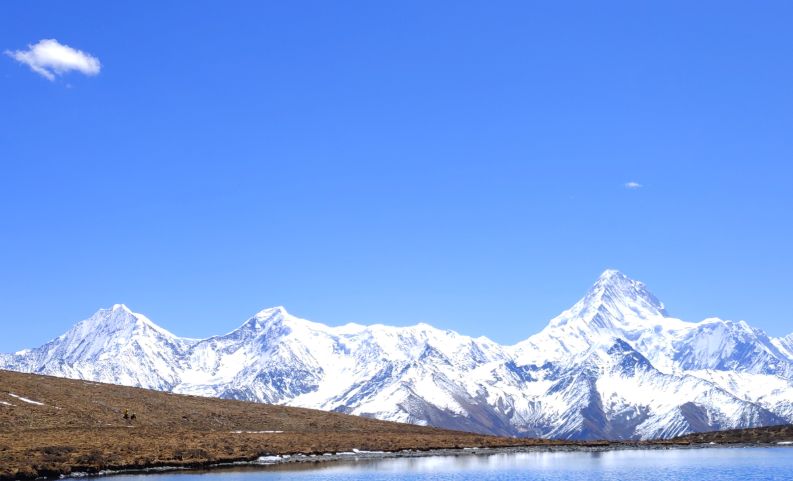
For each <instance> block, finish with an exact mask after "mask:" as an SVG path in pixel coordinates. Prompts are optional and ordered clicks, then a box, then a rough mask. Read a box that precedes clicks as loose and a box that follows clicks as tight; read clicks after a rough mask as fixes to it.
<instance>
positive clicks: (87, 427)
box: [0, 370, 555, 480]
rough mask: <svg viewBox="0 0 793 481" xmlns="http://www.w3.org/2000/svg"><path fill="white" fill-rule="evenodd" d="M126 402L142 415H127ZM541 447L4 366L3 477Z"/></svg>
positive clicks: (0, 398) (0, 392)
mask: <svg viewBox="0 0 793 481" xmlns="http://www.w3.org/2000/svg"><path fill="white" fill-rule="evenodd" d="M10 394H16V395H17V396H22V397H25V398H28V399H30V400H33V401H37V402H40V403H43V404H42V405H36V404H31V403H28V402H25V401H22V400H21V399H19V398H17V397H13V396H11V395H10ZM125 409H128V410H129V412H130V413H133V412H134V413H135V414H136V415H137V419H136V420H135V421H129V420H124V419H123V413H124V410H125ZM237 431H242V432H237ZM257 431H283V432H282V433H262V432H257ZM536 444H555V443H554V442H552V441H544V440H543V441H539V440H531V439H513V438H501V437H493V436H482V435H477V434H469V433H462V432H458V431H448V430H442V429H436V428H428V427H421V426H415V425H410V424H400V423H391V422H386V421H377V420H373V419H367V418H362V417H357V416H348V415H344V414H337V413H329V412H325V411H317V410H312V409H301V408H291V407H284V406H275V405H269V404H258V403H249V402H242V401H231V400H222V399H215V398H204V397H196V396H184V395H177V394H170V393H165V392H159V391H150V390H146V389H139V388H131V387H124V386H116V385H111V384H100V383H94V382H87V381H78V380H70V379H62V378H55V377H50V376H40V375H34V374H22V373H16V372H11V371H3V370H0V480H2V479H14V478H31V477H36V476H56V475H59V474H68V473H69V472H72V471H89V472H92V471H96V470H99V469H112V468H130V467H149V466H163V465H168V466H171V465H173V466H179V465H181V466H199V465H206V464H210V463H217V462H224V461H236V460H251V459H255V458H257V457H258V456H261V455H265V454H291V453H321V452H337V451H349V450H351V449H353V448H357V449H362V450H401V449H431V448H449V447H472V446H493V447H496V446H515V445H536Z"/></svg>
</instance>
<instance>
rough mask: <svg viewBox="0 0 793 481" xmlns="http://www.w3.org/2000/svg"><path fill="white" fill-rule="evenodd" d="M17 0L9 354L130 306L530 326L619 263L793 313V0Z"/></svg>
mask: <svg viewBox="0 0 793 481" xmlns="http://www.w3.org/2000/svg"><path fill="white" fill-rule="evenodd" d="M2 8H3V14H2V15H0V51H6V54H5V55H2V56H0V163H2V170H1V172H2V175H0V215H1V216H2V219H3V222H2V226H3V227H2V231H1V232H0V233H1V234H2V235H0V265H1V266H2V268H0V323H1V324H2V329H3V335H2V337H1V338H0V351H12V350H16V349H20V348H23V347H28V346H33V345H38V344H41V343H42V342H44V341H46V340H48V339H50V338H52V337H54V336H56V335H58V334H60V333H61V332H63V331H65V330H66V329H67V328H68V327H70V326H71V324H72V323H74V322H76V321H78V320H80V319H84V318H86V317H88V316H89V315H90V314H92V313H93V312H94V311H95V310H96V309H97V308H99V307H102V306H109V305H112V304H114V303H119V302H123V303H126V304H127V305H129V306H130V307H131V308H132V309H134V310H137V311H139V312H143V313H145V314H146V315H148V316H149V317H151V318H152V319H153V320H154V321H156V322H158V323H159V324H161V325H163V326H164V327H166V328H168V329H170V330H172V331H174V332H175V333H177V334H180V335H187V336H207V335H210V334H215V333H222V332H226V331H229V330H231V329H233V328H234V327H236V326H237V325H238V324H240V323H242V322H243V321H244V320H245V319H246V318H247V317H248V316H249V315H251V314H253V313H254V312H256V311H258V310H259V309H261V308H264V307H268V306H273V305H285V306H286V307H287V309H288V310H290V311H291V312H293V313H294V314H296V315H299V316H301V317H305V318H309V319H313V320H317V321H321V322H326V323H329V324H339V323H344V322H350V321H355V322H360V323H374V322H382V323H388V324H397V325H407V324H414V323H416V322H419V321H425V322H429V323H431V324H434V325H436V326H438V327H442V328H449V329H455V330H458V331H460V332H462V333H465V334H469V335H487V336H489V337H491V338H493V339H495V340H497V341H500V342H504V343H511V342H516V341H518V340H520V339H523V338H525V337H527V336H528V335H530V334H532V333H534V332H536V331H537V330H539V329H540V328H541V327H542V326H543V325H544V324H545V323H546V322H547V320H548V319H550V318H551V317H553V316H554V315H556V314H557V313H559V312H560V311H561V310H563V309H565V308H567V307H569V306H570V305H571V304H572V303H573V302H575V301H576V300H577V299H578V298H579V297H580V296H581V295H582V294H583V293H584V291H585V290H586V289H587V288H588V287H589V286H590V284H591V283H592V282H594V280H595V279H596V277H597V276H598V275H599V273H600V272H601V271H603V270H604V269H606V268H609V267H613V268H617V269H620V270H622V271H623V272H625V273H627V274H628V275H630V276H632V277H634V278H637V279H640V280H643V281H645V282H646V283H647V284H648V286H649V287H650V289H651V290H652V291H653V292H655V293H656V294H657V295H658V296H659V297H660V298H661V299H663V300H664V301H665V302H666V304H667V305H668V307H669V310H670V312H671V313H672V314H673V315H676V316H679V317H682V318H685V319H687V320H700V319H702V318H705V317H707V316H714V315H718V316H720V317H724V318H731V319H746V320H747V321H749V322H750V323H752V324H753V325H756V326H758V327H762V328H764V329H766V330H767V331H768V332H769V333H770V334H772V335H781V334H787V333H790V332H793V319H791V314H790V312H791V311H790V301H789V300H790V293H791V287H793V281H791V278H792V275H793V256H792V255H791V247H790V246H791V234H793V218H792V217H793V216H792V215H791V210H792V209H793V193H792V192H793V189H791V182H792V181H793V167H791V159H792V158H793V155H792V154H793V135H791V133H793V88H792V87H791V86H793V56H792V55H791V51H793V30H791V29H790V24H791V21H792V20H793V4H791V3H790V2H762V3H759V4H758V3H752V4H749V3H747V2H705V1H703V2H655V4H654V5H650V2H605V3H603V2H597V5H595V3H593V2H458V1H455V2H418V1H417V2H405V1H400V2H302V1H295V2H190V3H189V5H188V4H187V3H185V4H182V5H181V6H180V5H176V4H175V2H172V3H170V2H169V3H168V4H163V3H162V2H152V3H150V4H141V3H140V2H104V1H102V2H99V1H97V2H74V3H69V4H67V3H66V2H35V3H30V2H14V3H11V2H8V3H6V4H4V5H3V7H2ZM42 39H55V40H57V41H58V42H59V43H60V44H63V45H68V46H69V47H72V48H74V49H79V50H81V51H82V52H84V53H85V54H86V55H91V56H92V57H93V58H96V59H98V61H100V62H101V71H98V72H96V71H94V72H88V75H86V74H84V73H83V72H80V71H71V72H65V73H63V75H58V73H57V72H56V73H54V74H52V75H51V76H52V77H53V78H52V80H50V79H48V78H46V77H45V75H42V74H38V73H36V72H34V71H32V70H31V69H30V68H28V66H26V65H24V64H23V63H20V62H18V61H17V60H15V59H14V58H13V56H14V55H13V54H14V52H19V51H26V49H28V46H29V45H33V44H36V43H37V42H39V41H40V40H42ZM629 182H636V183H638V184H641V187H639V188H633V189H630V188H626V184H627V183H629Z"/></svg>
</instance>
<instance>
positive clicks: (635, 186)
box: [625, 181, 644, 190]
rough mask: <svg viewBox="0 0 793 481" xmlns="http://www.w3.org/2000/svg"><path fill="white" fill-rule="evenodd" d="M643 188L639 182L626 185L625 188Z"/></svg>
mask: <svg viewBox="0 0 793 481" xmlns="http://www.w3.org/2000/svg"><path fill="white" fill-rule="evenodd" d="M642 187H644V186H643V185H642V184H640V183H638V182H633V181H630V182H626V183H625V188H626V189H630V190H636V189H641V188H642Z"/></svg>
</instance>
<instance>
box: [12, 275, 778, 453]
mask: <svg viewBox="0 0 793 481" xmlns="http://www.w3.org/2000/svg"><path fill="white" fill-rule="evenodd" d="M0 368H3V369H10V370H16V371H22V372H31V373H39V374H49V375H54V376H61V377H69V378H75V379H85V380H91V381H98V382H107V383H114V384H122V385H128V386H137V387H144V388H149V389H157V390H164V391H171V392H175V393H183V394H193V395H200V396H215V397H221V398H230V399H242V400H248V401H255V402H267V403H278V404H286V405H291V406H301V407H310V408H316V409H323V410H328V411H337V412H343V413H348V414H354V415H360V416H369V417H373V418H378V419H384V420H391V421H399V422H407V423H415V424H422V425H432V426H439V427H444V428H450V429H460V430H466V431H474V432H480V433H486V434H498V435H505V436H537V437H547V438H558V439H655V438H668V437H673V436H678V435H682V434H687V433H690V432H696V431H707V430H717V429H731V428H742V427H756V426H763V425H774V424H784V423H790V422H793V334H791V335H790V336H787V337H782V338H771V337H769V336H768V335H767V334H766V333H765V332H763V331H762V330H760V329H756V328H753V327H751V326H750V325H749V324H747V323H746V322H743V321H737V322H735V321H728V320H722V319H718V318H709V319H705V320H703V321H700V322H687V321H684V320H682V319H677V318H674V317H672V316H670V315H669V314H668V312H667V310H666V308H665V306H664V304H663V303H662V302H661V301H660V300H658V299H657V298H656V297H655V296H654V295H653V294H652V293H651V292H650V291H649V290H648V289H647V287H646V286H645V285H644V284H643V283H641V282H639V281H636V280H634V279H631V278H629V277H628V276H626V275H624V274H622V273H621V272H619V271H616V270H607V271H605V272H604V273H603V274H602V275H601V276H600V277H599V278H598V280H597V281H596V282H595V284H594V285H593V286H592V287H591V288H590V289H589V290H588V291H587V292H586V294H585V295H584V297H583V298H582V299H581V300H580V301H578V302H577V303H576V304H575V305H573V306H572V307H571V308H570V309H568V310H566V311H564V312H563V313H561V314H560V315H559V316H557V317H555V318H554V319H552V320H551V321H550V322H549V323H548V324H547V326H546V327H545V328H544V329H543V330H542V331H540V332H539V333H537V334H535V335H533V336H531V337H529V338H527V339H526V340H524V341H522V342H519V343H517V344H515V345H511V346H504V345H500V344H498V343H496V342H494V341H492V340H490V339H488V338H486V337H478V338H472V337H469V336H465V335H462V334H459V333H457V332H454V331H450V330H441V329H437V328H434V327H432V326H430V325H428V324H418V325H415V326H411V327H392V326H385V325H370V326H363V325H358V324H347V325H343V326H338V327H330V326H327V325H324V324H321V323H317V322H312V321H308V320H305V319H300V318H299V317H296V316H294V315H292V314H290V313H289V312H287V311H286V309H284V308H283V307H274V308H269V309H264V310H262V311H260V312H258V313H257V314H255V315H254V316H253V317H251V318H250V319H248V320H246V321H245V322H244V323H243V324H242V325H241V326H240V327H239V328H237V329H235V330H233V331H231V332H229V333H227V334H224V335H219V336H214V337H210V338H208V339H191V338H184V337H179V336H176V335H174V334H172V333H170V332H169V331H167V330H165V329H163V328H161V327H159V326H157V325H156V324H155V323H153V322H152V321H151V320H150V319H148V318H147V317H146V316H144V315H142V314H138V313H135V312H133V311H131V310H130V309H129V308H127V307H126V306H124V305H123V304H116V305H114V306H112V307H111V308H109V309H100V310H99V311H97V312H96V313H95V314H94V315H93V316H91V317H90V318H89V319H86V320H84V321H81V322H79V323H77V324H76V325H75V326H74V327H73V328H72V329H70V330H69V331H68V332H66V333H65V334H63V335H61V336H59V337H57V338H55V339H53V340H52V341H50V342H48V343H46V344H44V345H42V346H40V347H38V348H33V349H26V350H23V351H19V352H17V353H13V354H0Z"/></svg>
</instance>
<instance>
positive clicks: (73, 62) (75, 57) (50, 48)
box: [5, 39, 102, 80]
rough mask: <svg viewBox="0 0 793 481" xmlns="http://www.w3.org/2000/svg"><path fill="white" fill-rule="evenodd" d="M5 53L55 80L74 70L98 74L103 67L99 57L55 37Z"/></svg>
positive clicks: (87, 73)
mask: <svg viewBox="0 0 793 481" xmlns="http://www.w3.org/2000/svg"><path fill="white" fill-rule="evenodd" d="M5 54H6V55H8V56H9V57H11V58H13V59H15V60H17V61H18V62H21V63H24V64H25V65H27V66H28V67H30V68H31V70H33V71H34V72H36V73H37V74H39V75H41V76H43V77H45V78H47V79H49V80H55V76H56V75H63V74H65V73H67V72H69V71H72V70H76V71H78V72H82V73H84V74H85V75H96V74H98V73H99V70H100V69H101V68H102V65H101V64H100V63H99V59H98V58H96V57H94V56H93V55H91V54H89V53H86V52H83V51H82V50H76V49H73V48H71V47H70V46H68V45H62V44H60V43H58V41H57V40H55V39H44V40H39V43H37V44H35V45H28V49H27V50H16V51H13V52H12V51H10V50H6V51H5Z"/></svg>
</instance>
